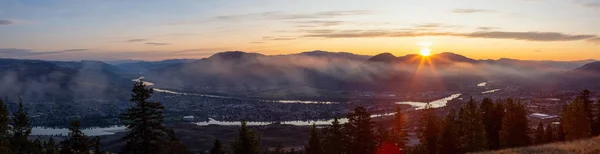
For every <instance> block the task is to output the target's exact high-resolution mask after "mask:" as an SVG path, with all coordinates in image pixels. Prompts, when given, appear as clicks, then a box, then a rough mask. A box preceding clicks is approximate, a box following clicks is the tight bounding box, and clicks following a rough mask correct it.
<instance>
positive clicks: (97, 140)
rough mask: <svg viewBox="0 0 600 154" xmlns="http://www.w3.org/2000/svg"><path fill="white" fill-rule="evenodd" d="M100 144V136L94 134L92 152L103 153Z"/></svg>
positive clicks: (95, 153)
mask: <svg viewBox="0 0 600 154" xmlns="http://www.w3.org/2000/svg"><path fill="white" fill-rule="evenodd" d="M103 153H104V151H103V150H102V144H100V137H99V136H96V137H95V138H94V154H103Z"/></svg>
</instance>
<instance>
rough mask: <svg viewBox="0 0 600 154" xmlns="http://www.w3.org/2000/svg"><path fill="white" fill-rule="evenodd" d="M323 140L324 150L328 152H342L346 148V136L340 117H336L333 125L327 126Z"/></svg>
mask: <svg viewBox="0 0 600 154" xmlns="http://www.w3.org/2000/svg"><path fill="white" fill-rule="evenodd" d="M323 134H324V136H325V137H324V138H325V139H324V140H323V151H324V152H325V153H327V154H342V153H343V152H344V151H345V150H344V143H345V136H344V133H343V128H342V125H341V124H340V122H339V120H338V118H334V119H333V122H331V126H329V127H327V128H325V130H324V133H323Z"/></svg>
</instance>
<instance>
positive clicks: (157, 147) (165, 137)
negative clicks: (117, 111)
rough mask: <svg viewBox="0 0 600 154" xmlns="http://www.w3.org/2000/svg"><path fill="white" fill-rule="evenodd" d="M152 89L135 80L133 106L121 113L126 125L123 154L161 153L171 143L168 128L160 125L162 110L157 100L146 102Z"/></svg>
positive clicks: (167, 148) (164, 151) (171, 137)
mask: <svg viewBox="0 0 600 154" xmlns="http://www.w3.org/2000/svg"><path fill="white" fill-rule="evenodd" d="M152 92H153V91H152V89H151V88H146V85H145V84H144V83H143V82H142V81H139V82H136V83H135V84H134V85H133V89H132V90H131V99H130V100H129V101H130V102H132V103H135V106H134V107H132V108H130V109H129V110H128V111H127V113H125V114H123V115H122V117H121V120H122V121H123V123H124V124H125V125H126V126H127V130H128V132H127V134H126V135H125V137H123V140H125V141H126V144H125V147H124V149H123V151H122V153H125V154H162V153H167V150H169V149H170V147H168V146H171V145H173V144H172V142H173V141H172V139H173V138H174V136H172V133H170V129H168V128H166V127H164V126H163V125H162V122H163V115H162V113H163V110H164V106H162V105H161V104H160V103H159V102H148V101H147V100H148V99H149V98H150V97H151V95H152Z"/></svg>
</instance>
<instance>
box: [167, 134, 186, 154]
mask: <svg viewBox="0 0 600 154" xmlns="http://www.w3.org/2000/svg"><path fill="white" fill-rule="evenodd" d="M167 131H168V135H167V137H168V138H169V139H168V141H167V143H166V144H165V145H164V146H163V147H164V152H163V153H164V154H180V153H188V151H187V148H186V147H185V146H184V145H183V144H182V143H181V142H179V139H178V138H177V136H176V135H175V131H173V130H172V129H167Z"/></svg>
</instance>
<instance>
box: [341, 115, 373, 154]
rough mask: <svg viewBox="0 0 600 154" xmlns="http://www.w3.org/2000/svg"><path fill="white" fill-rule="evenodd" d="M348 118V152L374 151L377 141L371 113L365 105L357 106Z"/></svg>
mask: <svg viewBox="0 0 600 154" xmlns="http://www.w3.org/2000/svg"><path fill="white" fill-rule="evenodd" d="M347 118H348V123H346V124H345V125H344V129H346V131H345V132H346V133H347V135H348V140H347V142H346V143H347V149H346V150H348V151H347V153H348V154H365V153H373V151H374V150H375V146H376V143H375V134H374V133H373V130H374V128H373V121H371V114H370V113H369V112H367V110H366V109H365V108H363V107H356V108H355V109H354V111H353V112H351V113H349V114H348V116H347Z"/></svg>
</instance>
